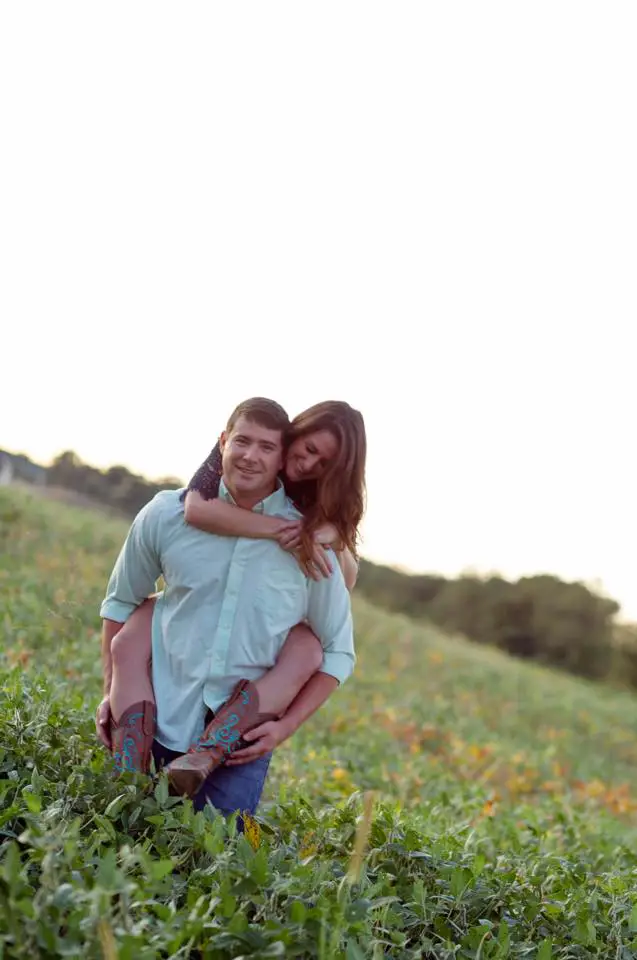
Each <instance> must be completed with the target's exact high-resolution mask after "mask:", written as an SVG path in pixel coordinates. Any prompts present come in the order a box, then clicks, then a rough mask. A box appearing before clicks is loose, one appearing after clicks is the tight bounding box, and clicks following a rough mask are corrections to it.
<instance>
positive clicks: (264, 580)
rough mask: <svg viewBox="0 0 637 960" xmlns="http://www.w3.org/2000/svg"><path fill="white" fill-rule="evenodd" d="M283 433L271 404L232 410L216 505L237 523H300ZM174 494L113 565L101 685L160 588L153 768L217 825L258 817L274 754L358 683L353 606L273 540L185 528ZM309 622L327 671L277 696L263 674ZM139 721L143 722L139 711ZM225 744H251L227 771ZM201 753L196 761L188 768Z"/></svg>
mask: <svg viewBox="0 0 637 960" xmlns="http://www.w3.org/2000/svg"><path fill="white" fill-rule="evenodd" d="M288 426H289V420H288V417H287V414H286V413H285V411H284V410H283V409H282V408H281V407H280V406H279V405H278V404H276V403H274V402H273V401H271V400H265V399H263V398H253V399H251V400H247V401H245V402H244V403H242V404H240V405H239V406H238V407H237V408H236V409H235V411H234V412H233V413H232V415H231V416H230V419H229V420H228V424H227V426H226V430H225V431H224V433H223V434H222V436H221V444H220V445H221V450H222V481H221V486H220V491H219V495H220V497H222V498H224V499H226V500H228V501H229V502H232V503H234V504H235V505H236V506H237V507H240V508H242V509H245V510H255V511H258V512H263V513H265V514H269V515H272V516H279V517H282V518H285V519H298V518H299V514H298V512H297V511H296V510H295V508H294V506H293V505H292V503H291V502H290V501H289V500H288V498H287V496H286V494H285V491H284V489H283V487H282V484H281V482H280V480H279V478H278V474H279V472H280V470H281V468H282V465H283V455H284V437H285V433H286V431H287V428H288ZM181 493H182V491H180V490H176V491H162V492H161V493H159V494H158V495H157V496H156V497H154V499H153V500H151V502H150V503H149V504H147V505H146V506H145V507H144V508H143V509H142V510H141V511H140V513H139V514H138V515H137V517H136V518H135V520H134V522H133V524H132V526H131V529H130V531H129V534H128V537H127V539H126V542H125V544H124V546H123V548H122V551H121V553H120V555H119V557H118V560H117V563H116V565H115V568H114V570H113V573H112V575H111V579H110V581H109V586H108V591H107V595H106V598H105V599H104V602H103V603H102V607H101V611H100V612H101V615H102V617H103V618H104V630H103V643H102V652H103V660H104V671H105V677H110V676H111V660H110V658H111V652H110V650H111V643H112V640H113V637H114V636H115V635H116V634H117V632H118V631H119V629H120V628H121V626H122V625H123V624H124V623H125V622H126V620H127V619H128V617H130V615H131V614H132V612H133V611H134V610H135V609H136V608H137V607H138V606H139V605H140V604H142V603H143V602H144V601H145V600H146V598H147V597H148V596H149V595H150V594H151V593H152V592H153V591H154V589H155V583H156V581H157V579H158V578H159V576H160V575H162V576H163V578H164V580H165V583H166V588H165V590H164V592H163V594H160V595H159V597H158V599H157V600H156V603H155V607H154V611H153V615H152V673H153V686H154V693H155V699H156V705H157V732H156V738H155V741H154V744H153V748H152V749H153V755H154V757H155V761H156V762H157V763H159V764H162V763H168V764H169V767H168V769H169V771H171V770H172V771H173V773H172V774H171V776H172V777H173V781H172V782H174V783H175V784H176V786H178V787H179V786H181V785H185V786H186V787H188V788H190V789H186V790H185V791H182V790H180V791H179V792H188V793H191V794H192V792H193V790H192V784H193V783H196V785H197V786H199V783H200V782H202V785H201V788H200V789H198V790H197V792H196V795H195V796H194V802H195V806H196V807H197V808H199V809H200V808H202V807H203V806H204V805H205V804H206V803H207V802H210V803H212V804H213V805H214V806H215V807H216V808H218V809H220V810H221V811H222V812H223V813H230V812H232V811H233V810H243V811H248V812H251V813H252V812H254V810H255V809H256V807H257V804H258V802H259V800H260V797H261V793H262V790H263V786H264V783H265V777H266V774H267V769H268V764H269V761H270V756H271V750H272V749H273V748H274V747H275V746H276V745H278V744H279V743H281V742H282V741H283V740H285V739H287V737H289V736H290V735H291V734H292V733H293V732H294V731H295V730H296V729H297V728H298V727H299V726H300V725H301V723H303V722H304V721H305V720H306V719H307V718H308V717H309V716H311V715H312V714H313V713H314V712H315V711H316V710H317V709H318V708H319V707H320V706H321V704H322V703H323V702H324V701H325V700H326V699H327V697H328V696H329V695H330V694H331V693H332V692H333V690H334V689H335V688H336V687H337V686H338V684H339V683H342V682H344V681H345V680H346V679H347V677H348V676H349V675H350V673H351V672H352V670H353V667H354V663H355V654H354V643H353V629H352V616H351V607H350V599H349V594H348V591H347V589H346V587H345V584H344V581H343V576H342V573H341V571H340V568H339V565H338V564H337V563H334V564H333V567H334V572H333V573H332V575H331V576H330V577H328V578H325V579H321V580H319V581H313V580H308V579H307V578H306V577H305V576H304V575H303V574H302V572H301V570H300V568H299V566H298V564H297V562H296V560H295V559H294V557H292V556H291V555H290V554H289V553H286V552H285V551H283V550H282V549H281V548H280V547H279V546H278V544H277V543H276V542H274V541H272V540H248V539H237V538H232V537H221V536H216V535H214V534H210V533H203V532H202V531H200V530H197V529H195V528H194V527H191V526H189V525H188V524H186V523H185V522H184V517H183V505H182V502H181ZM303 620H306V621H307V623H308V624H309V627H310V628H311V629H312V631H313V632H314V634H315V635H316V637H318V639H319V641H320V643H321V646H322V648H323V656H322V663H321V664H320V666H319V669H318V672H317V665H312V666H311V669H309V670H308V672H307V675H306V676H304V677H302V680H301V681H299V684H297V685H296V687H295V685H294V682H293V681H289V680H287V681H286V683H285V689H283V690H282V689H280V688H277V685H276V682H273V681H274V680H275V670H271V668H272V667H273V666H274V664H275V661H276V660H277V656H278V654H279V653H280V651H281V648H282V647H283V645H284V643H285V640H286V637H287V635H288V633H289V631H290V630H291V629H292V628H293V627H294V626H295V625H296V624H299V623H300V622H301V621H303ZM275 669H278V665H277V668H275ZM211 714H212V720H211V719H210V717H211ZM268 715H272V716H273V717H274V719H270V720H267V717H268ZM137 716H138V717H139V716H141V718H142V719H141V721H139V722H142V723H143V722H145V721H146V717H145V714H144V711H143V710H142V713H141V714H139V713H138V714H137ZM278 718H280V719H278ZM264 720H266V722H265V723H264V722H263V721H264ZM206 724H207V725H206ZM249 730H252V733H251V734H250V733H248V734H247V736H246V737H245V740H244V739H243V735H244V734H245V733H246V732H247V731H249ZM229 738H230V739H232V740H233V741H234V742H233V746H236V745H237V743H236V741H237V740H238V741H239V746H242V745H244V744H245V742H246V741H248V742H249V741H253V742H252V745H251V746H248V747H245V746H244V748H243V749H239V750H238V751H237V752H236V753H233V754H232V757H231V760H230V762H229V763H224V764H223V765H221V761H222V760H224V759H226V756H224V750H225V749H227V748H226V746H225V745H226V744H227V742H228V740H229ZM197 742H198V744H199V748H198V751H196V752H195V751H192V750H191V752H190V753H187V754H186V756H185V757H184V756H183V755H184V754H185V753H186V751H188V750H189V748H191V745H192V744H193V743H197ZM246 761H247V762H246ZM193 777H194V779H193Z"/></svg>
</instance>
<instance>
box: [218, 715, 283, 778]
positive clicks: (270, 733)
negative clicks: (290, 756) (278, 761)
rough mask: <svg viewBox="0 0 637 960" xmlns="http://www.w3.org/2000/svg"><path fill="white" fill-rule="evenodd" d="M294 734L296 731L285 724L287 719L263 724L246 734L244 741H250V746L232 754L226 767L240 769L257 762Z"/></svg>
mask: <svg viewBox="0 0 637 960" xmlns="http://www.w3.org/2000/svg"><path fill="white" fill-rule="evenodd" d="M293 733H294V730H293V729H292V728H291V727H290V725H289V724H288V723H286V722H285V718H283V719H282V720H268V721H267V723H262V724H261V725H260V726H258V727H255V728H254V730H250V731H248V733H244V735H243V739H244V740H248V741H249V742H250V746H249V747H244V748H243V750H237V752H236V753H231V754H230V756H229V757H228V759H227V760H226V763H225V766H226V767H238V766H240V765H241V764H242V763H250V761H251V760H256V759H257V757H264V756H265V754H266V753H270V752H271V751H272V750H274V749H275V748H276V747H278V746H279V744H280V743H283V741H284V740H287V739H288V737H291V736H292V734H293Z"/></svg>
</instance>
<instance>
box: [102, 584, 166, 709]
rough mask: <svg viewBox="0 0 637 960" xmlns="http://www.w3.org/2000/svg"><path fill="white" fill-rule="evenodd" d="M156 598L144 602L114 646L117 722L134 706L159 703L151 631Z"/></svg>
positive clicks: (113, 704) (113, 698) (112, 696)
mask: <svg viewBox="0 0 637 960" xmlns="http://www.w3.org/2000/svg"><path fill="white" fill-rule="evenodd" d="M154 608H155V598H154V597H151V598H149V599H148V600H144V602H143V603H142V604H140V606H139V607H138V608H137V610H136V611H135V613H133V614H132V615H131V616H130V617H129V618H128V620H127V621H126V623H125V624H124V626H123V627H122V629H121V630H120V631H119V633H117V634H115V637H114V638H113V642H112V644H111V657H112V659H113V679H112V681H111V692H110V701H111V713H112V715H113V718H114V719H115V720H116V721H117V720H119V718H120V717H121V716H122V715H123V714H124V712H125V711H126V710H127V709H128V707H131V706H132V705H133V704H134V703H137V702H141V701H144V700H149V701H150V702H151V703H154V702H155V694H154V692H153V684H152V681H151V674H150V657H151V631H152V621H153V610H154Z"/></svg>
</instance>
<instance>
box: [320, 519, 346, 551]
mask: <svg viewBox="0 0 637 960" xmlns="http://www.w3.org/2000/svg"><path fill="white" fill-rule="evenodd" d="M314 542H315V543H320V544H322V545H323V546H324V547H334V548H337V547H340V542H341V538H340V536H339V533H338V530H337V529H336V527H335V526H334V524H333V523H322V524H321V526H320V527H317V528H316V530H315V531H314Z"/></svg>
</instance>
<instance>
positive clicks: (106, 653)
mask: <svg viewBox="0 0 637 960" xmlns="http://www.w3.org/2000/svg"><path fill="white" fill-rule="evenodd" d="M123 626H124V624H123V623H118V622H117V621H116V620H103V621H102V672H103V674H104V696H105V697H107V696H108V695H109V693H110V692H111V681H112V679H113V658H112V656H111V643H112V642H113V637H114V636H116V635H117V634H118V633H119V631H120V630H121V629H122V627H123Z"/></svg>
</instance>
